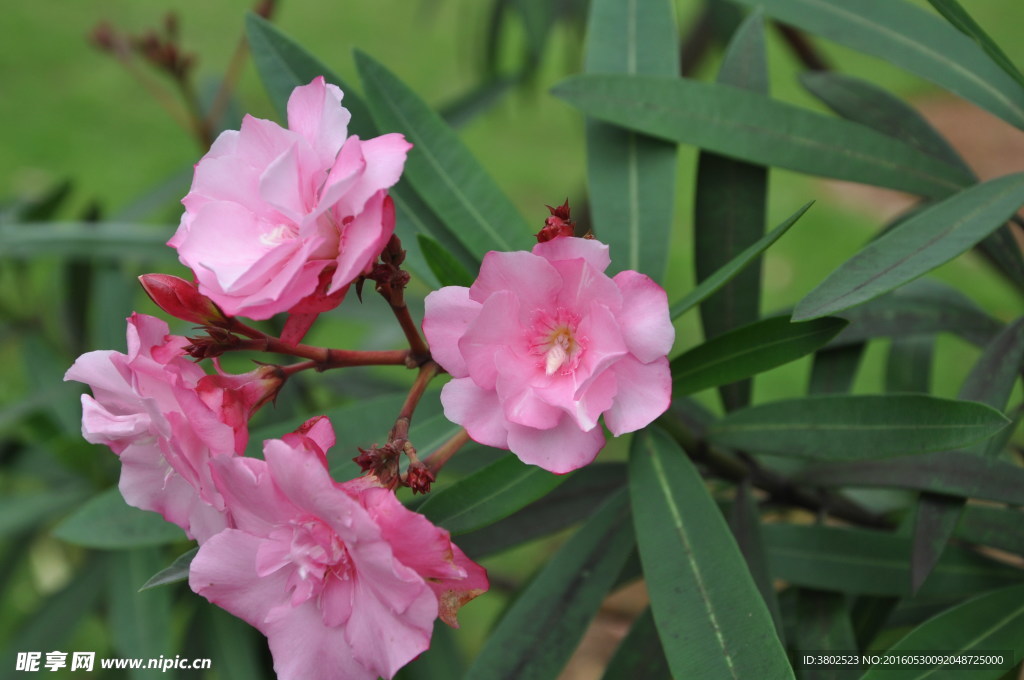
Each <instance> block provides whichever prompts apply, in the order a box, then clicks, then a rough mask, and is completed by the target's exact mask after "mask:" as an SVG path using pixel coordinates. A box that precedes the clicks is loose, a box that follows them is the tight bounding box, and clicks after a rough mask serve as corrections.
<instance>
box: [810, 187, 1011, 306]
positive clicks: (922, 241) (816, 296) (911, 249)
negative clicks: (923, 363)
mask: <svg viewBox="0 0 1024 680" xmlns="http://www.w3.org/2000/svg"><path fill="white" fill-rule="evenodd" d="M1022 203H1024V173H1018V174H1015V175H1007V176H1005V177H1000V178H998V179H994V180H991V181H989V182H985V183H983V184H979V185H977V186H974V187H971V188H970V189H965V190H964V191H961V192H960V193H958V194H955V195H954V196H952V197H951V198H948V199H946V200H944V201H942V202H941V203H936V204H935V205H933V206H931V207H930V208H928V209H926V210H923V211H922V212H921V213H919V214H917V215H915V216H913V217H912V218H910V219H908V220H907V221H906V222H903V223H902V224H900V225H898V226H897V227H895V228H894V229H892V230H890V231H889V232H887V233H886V234H884V235H882V236H881V237H879V238H877V239H875V240H874V241H872V242H871V243H869V244H868V245H867V246H865V247H864V248H863V249H861V251H860V252H858V253H857V254H856V255H854V256H853V257H852V258H850V259H849V260H847V261H846V262H844V263H843V264H842V265H840V267H839V268H838V269H837V270H836V271H834V272H832V274H830V275H829V276H828V278H826V279H825V280H824V281H823V282H822V283H821V284H819V285H818V287H817V288H815V289H814V290H812V291H811V292H810V293H809V294H808V295H807V297H805V298H804V299H803V300H801V301H800V303H799V304H797V306H796V309H795V310H794V312H793V318H794V320H798V321H799V320H805V319H814V318H817V317H819V316H825V315H827V314H834V313H836V312H838V311H840V310H843V309H846V308H848V307H853V306H854V305H857V304H860V303H861V302H865V301H867V300H871V299H873V298H876V297H878V296H879V295H882V294H883V293H886V292H888V291H890V290H892V289H893V288H896V287H898V286H901V285H903V284H904V283H907V282H908V281H912V280H913V279H916V278H917V277H919V276H921V275H922V274H925V273H927V272H929V271H931V270H932V269H934V268H936V267H938V266H939V265H941V264H944V263H945V262H948V261H949V260H951V259H953V258H954V257H956V256H957V255H959V254H961V253H963V252H966V251H967V250H969V249H970V248H971V247H972V246H973V245H975V244H976V243H978V242H979V241H981V240H982V239H983V238H985V237H986V236H988V235H989V234H990V233H991V232H993V231H994V230H996V229H997V228H999V226H1000V225H1002V224H1003V223H1004V222H1006V220H1007V219H1009V217H1010V216H1011V215H1012V214H1013V213H1015V212H1016V211H1017V208H1019V207H1020V206H1021V204H1022Z"/></svg>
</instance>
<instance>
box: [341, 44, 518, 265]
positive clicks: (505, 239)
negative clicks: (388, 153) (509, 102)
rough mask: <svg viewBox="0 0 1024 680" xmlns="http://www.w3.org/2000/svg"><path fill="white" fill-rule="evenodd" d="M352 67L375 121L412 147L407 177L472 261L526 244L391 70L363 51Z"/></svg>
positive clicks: (474, 169) (484, 182) (508, 209)
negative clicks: (357, 76)
mask: <svg viewBox="0 0 1024 680" xmlns="http://www.w3.org/2000/svg"><path fill="white" fill-rule="evenodd" d="M356 65H357V66H358V68H359V75H360V77H361V78H362V80H363V85H364V87H365V88H366V98H367V100H368V103H369V105H370V111H371V112H372V113H373V120H374V122H376V124H377V126H378V127H379V128H380V129H383V130H388V131H394V132H401V133H404V134H405V136H406V138H407V139H408V140H409V141H410V142H412V143H413V144H414V147H413V149H412V150H411V151H410V152H409V157H408V160H407V161H406V164H405V177H406V178H407V179H408V180H409V182H410V184H411V185H412V186H413V188H415V190H416V192H417V193H418V194H419V196H420V198H422V199H423V200H424V201H425V202H426V203H427V204H428V205H429V206H430V207H431V209H432V210H433V211H434V212H435V213H436V214H437V216H438V217H440V218H441V220H442V221H443V222H444V224H445V225H446V226H447V227H448V228H449V229H450V230H451V232H452V233H453V234H454V235H455V236H456V237H457V238H458V239H459V241H461V242H462V243H463V245H465V246H466V247H467V248H468V249H469V250H470V252H471V253H472V254H473V255H475V256H476V257H483V255H484V254H485V253H486V252H487V251H489V250H515V249H516V248H517V247H525V245H526V244H527V243H528V234H529V228H528V227H527V225H526V223H525V222H524V221H523V219H522V217H521V216H520V215H519V213H518V212H516V209H515V206H513V205H512V203H511V202H510V201H509V199H508V198H507V197H506V196H505V195H504V194H503V193H501V190H500V189H499V188H498V187H497V185H496V184H495V183H494V181H493V180H492V179H491V178H490V176H489V175H488V174H487V173H486V172H485V171H484V169H483V168H482V167H481V166H480V164H479V162H478V161H477V160H476V159H475V158H474V157H473V155H472V154H471V153H470V152H469V150H468V149H467V148H466V146H465V145H464V144H463V143H462V140H460V139H459V137H458V135H456V134H455V132H454V131H453V130H452V129H451V128H450V127H448V125H447V124H446V123H445V122H444V121H443V120H441V117H440V116H438V115H437V114H436V113H435V112H434V111H433V110H431V109H430V107H428V106H427V105H426V104H425V103H424V102H423V100H421V99H420V98H419V96H418V95H416V93H415V92H413V91H412V90H411V89H409V87H408V86H406V85H405V84H404V83H402V82H401V81H400V80H399V79H398V78H396V77H395V75H394V74H392V73H391V72H390V71H388V70H387V69H386V68H384V66H382V65H381V64H380V63H378V62H377V61H375V60H373V59H372V58H371V57H369V56H368V55H366V54H363V53H362V52H358V51H357V52H356Z"/></svg>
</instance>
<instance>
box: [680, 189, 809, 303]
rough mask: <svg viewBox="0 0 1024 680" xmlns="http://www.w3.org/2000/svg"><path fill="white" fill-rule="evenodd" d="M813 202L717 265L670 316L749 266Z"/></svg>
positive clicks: (696, 301) (719, 286)
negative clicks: (726, 260)
mask: <svg viewBox="0 0 1024 680" xmlns="http://www.w3.org/2000/svg"><path fill="white" fill-rule="evenodd" d="M813 204H814V202H813V201H811V202H810V203H806V204H804V205H803V207H801V208H800V209H799V210H797V211H796V212H795V213H793V214H792V215H790V216H789V217H788V218H786V220H784V221H783V222H782V224H780V225H778V226H777V227H775V228H774V229H772V230H771V231H770V232H768V233H767V234H765V235H764V236H762V237H761V238H760V239H758V241H757V242H756V243H753V244H751V245H750V246H748V247H747V249H746V250H744V251H743V252H741V253H740V254H738V255H737V256H736V257H734V258H733V259H731V260H729V261H728V262H727V263H725V264H724V265H722V266H721V267H719V268H718V270H716V271H715V273H714V274H711V275H710V276H708V277H707V278H705V279H704V280H703V281H701V282H700V284H698V285H697V287H696V288H694V289H693V290H691V291H690V292H689V293H687V294H686V296H684V297H683V299H681V300H678V301H676V302H675V303H674V304H673V305H672V307H671V309H670V310H669V314H670V315H671V316H672V318H673V319H678V318H679V317H680V316H682V315H683V314H685V313H686V312H688V311H690V310H691V309H693V308H694V307H696V306H697V305H698V304H700V303H701V302H703V301H704V300H706V299H707V298H708V296H710V295H711V294H713V293H714V292H715V291H717V290H718V289H720V288H721V287H722V286H724V285H725V284H726V283H728V282H729V281H730V280H732V278H733V277H735V276H736V275H737V274H738V273H739V272H741V271H743V269H744V268H746V267H747V266H749V265H750V264H751V263H752V262H756V261H757V259H758V258H759V257H760V256H761V253H763V252H764V251H765V250H767V249H768V247H769V246H771V245H772V244H773V243H775V242H776V241H778V240H779V239H780V238H781V237H782V235H783V234H785V233H786V232H787V231H789V228H790V227H792V226H793V225H794V224H796V221H797V220H799V219H800V218H801V217H803V214H804V213H805V212H807V210H808V209H809V208H810V207H811V206H812V205H813Z"/></svg>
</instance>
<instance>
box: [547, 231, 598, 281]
mask: <svg viewBox="0 0 1024 680" xmlns="http://www.w3.org/2000/svg"><path fill="white" fill-rule="evenodd" d="M533 253H534V254H535V255H539V256H541V257H543V258H544V259H545V260H547V261H549V262H557V261H559V260H574V259H576V258H583V259H584V260H586V261H587V263H588V264H590V266H591V267H593V268H594V269H596V270H597V271H599V272H603V271H604V270H605V269H607V268H608V265H610V264H611V263H612V260H611V257H610V256H609V254H608V246H607V245H606V244H604V243H601V242H600V241H598V240H597V239H590V238H576V237H574V236H567V237H563V238H556V239H552V240H550V241H545V242H543V243H538V244H537V245H535V246H534V247H533Z"/></svg>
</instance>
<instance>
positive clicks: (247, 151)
mask: <svg viewBox="0 0 1024 680" xmlns="http://www.w3.org/2000/svg"><path fill="white" fill-rule="evenodd" d="M300 141H305V140H304V139H303V137H302V136H301V135H299V134H297V133H295V132H292V131H291V130H286V129H285V128H282V127H281V126H280V125H278V124H277V123H275V122H273V121H270V120H264V119H263V118H254V117H253V116H249V115H246V116H245V117H244V118H242V127H241V130H240V134H239V135H238V138H237V141H236V143H235V155H236V156H237V157H238V158H239V159H241V160H242V161H244V162H245V163H248V164H249V166H250V167H252V168H258V169H259V171H260V172H262V171H263V169H264V168H266V167H267V166H268V165H270V164H271V163H273V162H274V159H276V158H279V157H280V156H281V154H283V153H284V152H285V151H287V150H288V149H289V148H291V147H292V146H294V145H295V144H296V142H300ZM199 162H200V163H202V162H203V161H202V160H200V161H199Z"/></svg>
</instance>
